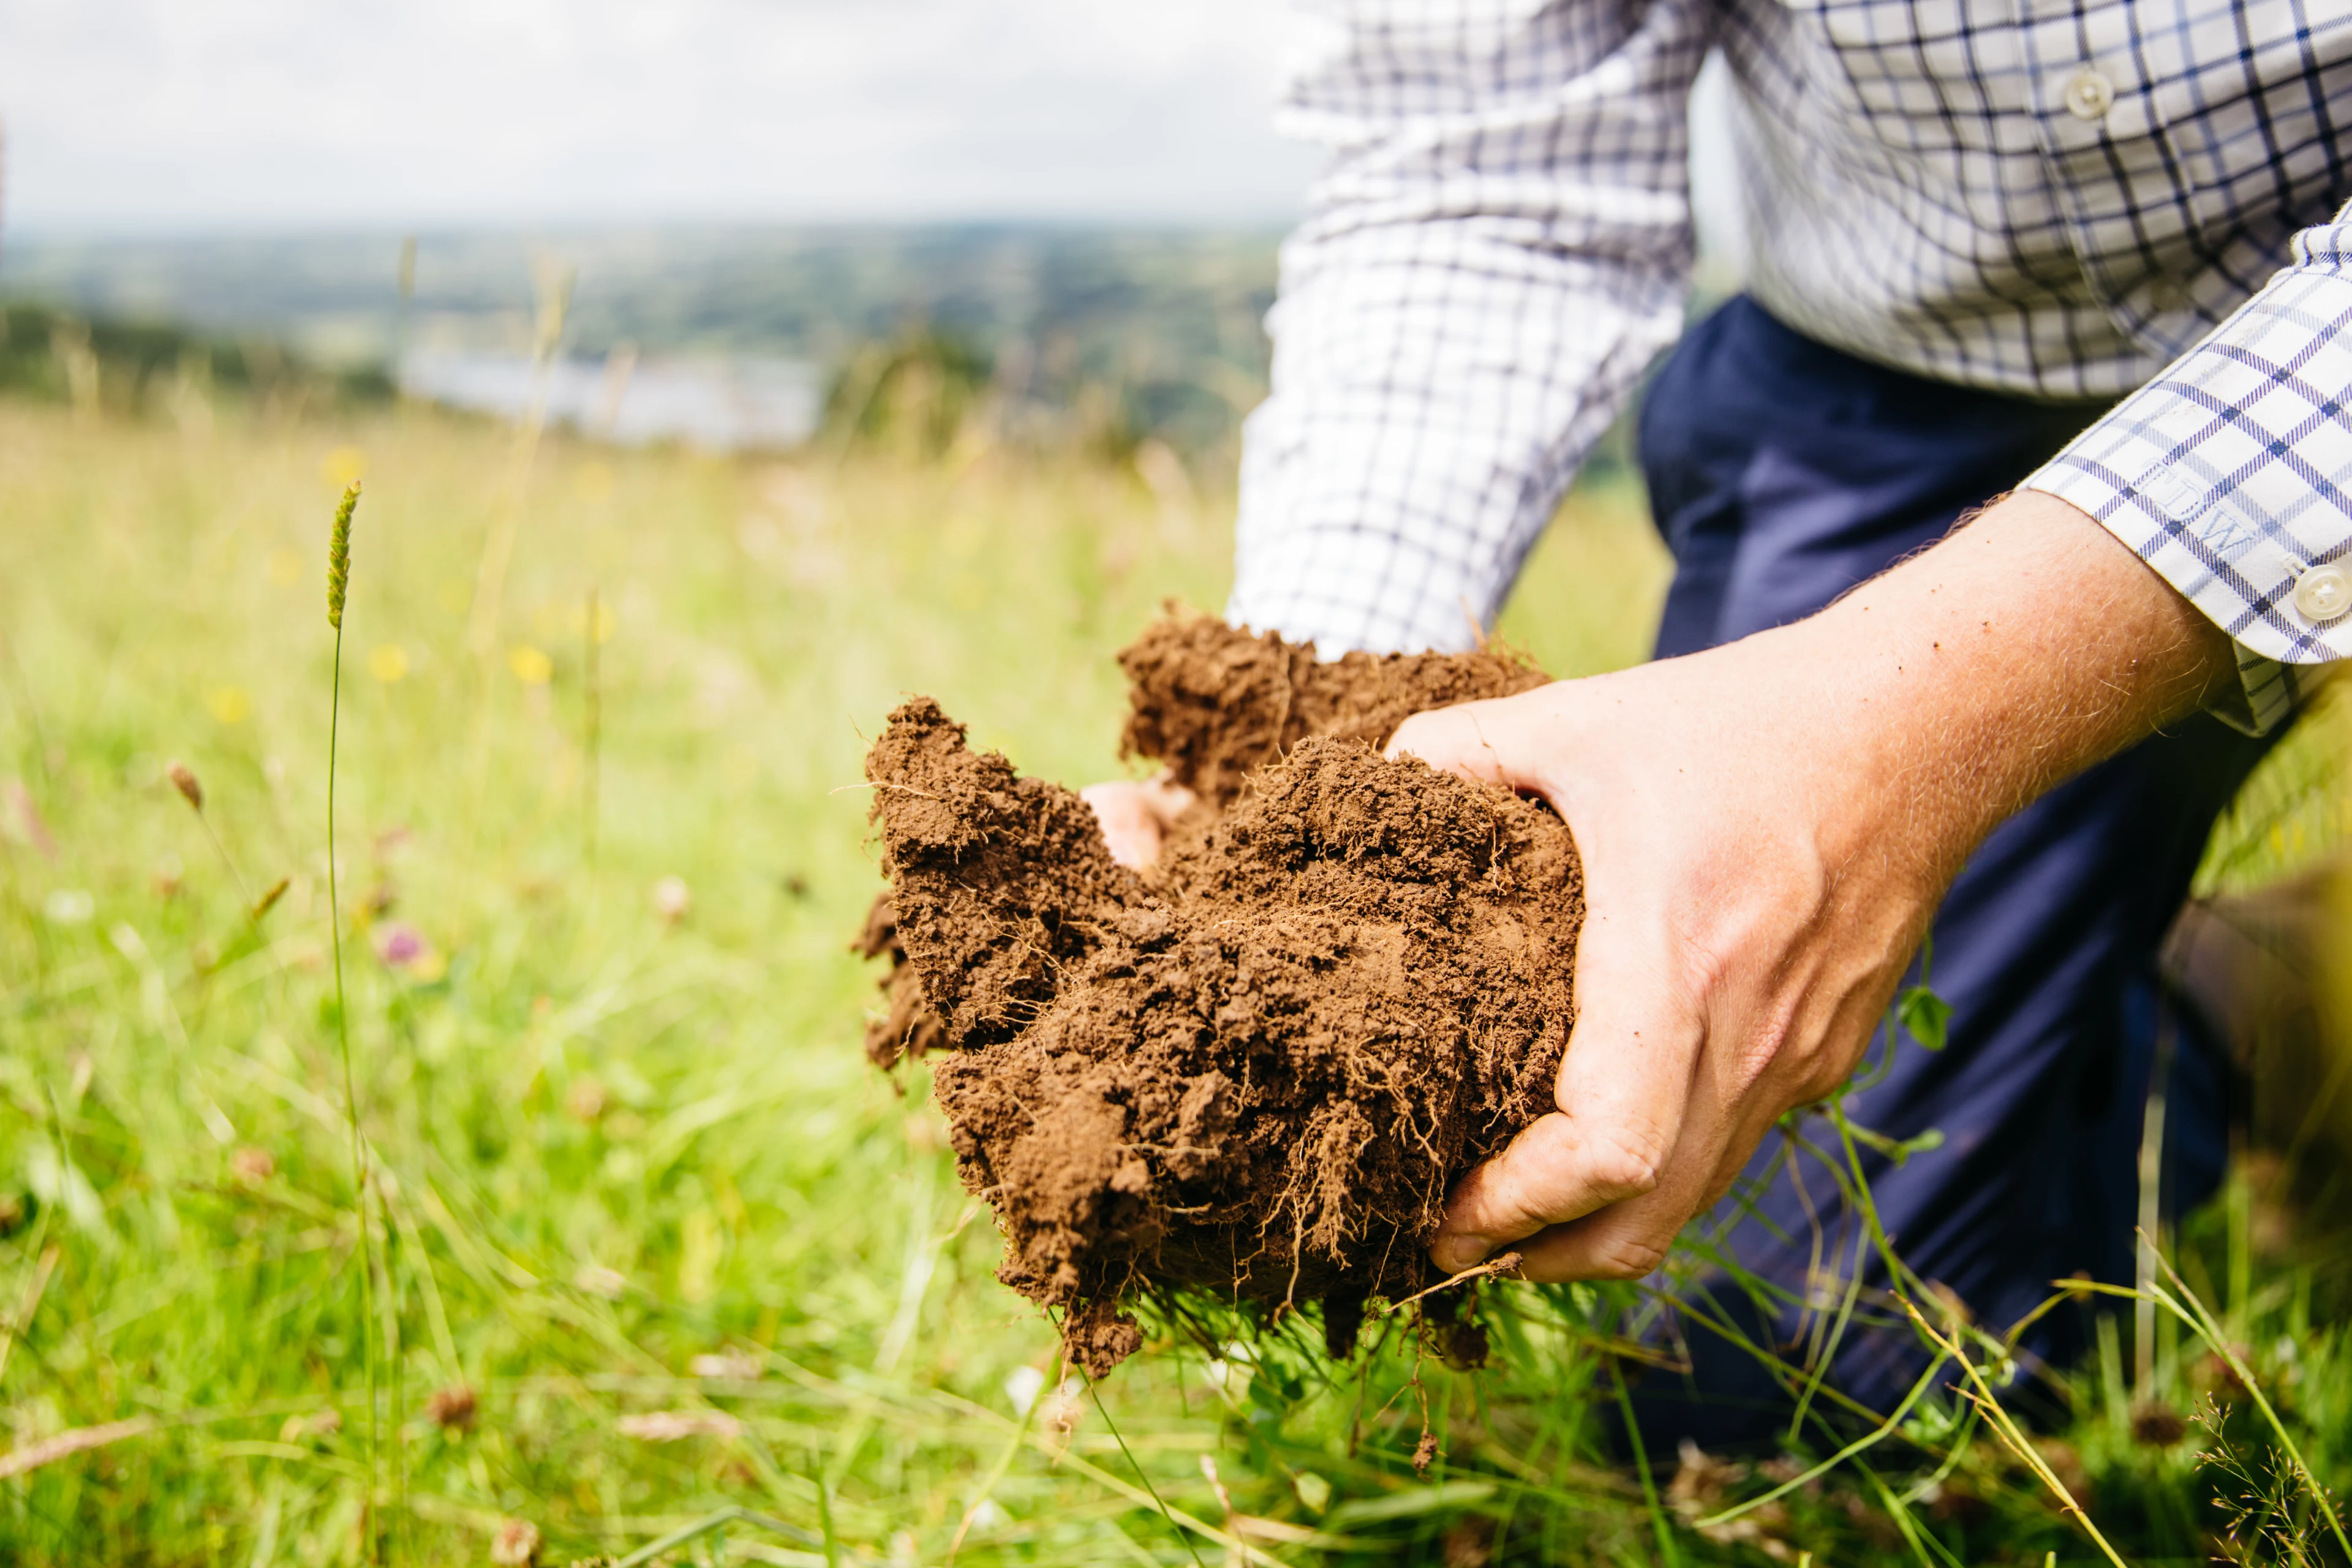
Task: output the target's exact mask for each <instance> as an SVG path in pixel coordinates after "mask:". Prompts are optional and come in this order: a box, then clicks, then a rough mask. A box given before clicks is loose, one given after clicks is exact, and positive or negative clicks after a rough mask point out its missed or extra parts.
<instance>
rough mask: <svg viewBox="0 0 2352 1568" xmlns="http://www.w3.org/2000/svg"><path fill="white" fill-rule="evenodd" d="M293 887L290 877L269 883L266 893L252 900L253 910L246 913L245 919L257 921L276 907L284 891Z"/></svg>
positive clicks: (292, 880)
mask: <svg viewBox="0 0 2352 1568" xmlns="http://www.w3.org/2000/svg"><path fill="white" fill-rule="evenodd" d="M293 885H294V879H293V878H291V877H280V878H278V880H276V881H274V882H272V883H270V884H269V889H268V891H267V892H265V893H263V894H262V895H261V897H259V898H257V899H256V900H253V908H252V909H251V910H249V911H247V919H249V920H252V921H259V920H260V919H261V917H262V916H264V915H266V914H268V912H269V911H270V910H274V909H276V908H277V907H278V900H280V899H282V898H284V897H285V896H286V889H289V888H290V887H292V886H293Z"/></svg>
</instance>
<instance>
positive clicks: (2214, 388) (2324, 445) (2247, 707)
mask: <svg viewBox="0 0 2352 1568" xmlns="http://www.w3.org/2000/svg"><path fill="white" fill-rule="evenodd" d="M2347 405H2352V207H2347V208H2346V209H2345V210H2344V211H2343V212H2341V213H2338V214H2337V215H2336V221H2335V223H2333V224H2331V225H2328V226H2323V227H2319V228H2310V229H2305V230H2304V231H2303V233H2302V234H2300V235H2298V236H2296V237H2295V241H2294V260H2293V261H2292V263H2291V264H2290V265H2288V266H2287V267H2285V268H2282V269H2281V270H2280V271H2279V273H2278V274H2277V275H2276V276H2275V277H2273V279H2271V281H2270V284H2269V286H2268V287H2266V288H2264V289H2263V291H2262V292H2261V293H2259V294H2257V295H2255V296H2254V297H2253V298H2252V300H2248V301H2247V302H2246V303H2245V304H2244V305H2243V306H2242V307H2240V308H2239V310H2238V311H2237V313H2236V314H2234V315H2232V316H2231V318H2230V319H2229V320H2228V321H2224V322H2222V323H2221V325H2220V326H2219V327H2216V328H2215V329H2214V330H2213V331H2212V332H2211V333H2210V335H2209V336H2208V337H2206V339H2205V340H2204V341H2203V342H2200V343H2199V344H2198V345H2197V346H2196V347H2195V348H2193V349H2191V350H2189V352H2188V353H2186V354H2183V355H2182V356H2181V357H2180V358H2179V360H2177V361H2175V362H2174V363H2173V364H2172V365H2171V367H2170V368H2169V369H2168V370H2166V371H2165V372H2164V374H2161V375H2159V376H2158V377H2157V378H2156V379H2155V380H2154V381H2151V382H2149V383H2148V384H2147V385H2146V386H2144V387H2142V388H2140V390H2139V391H2137V392H2136V393H2134V394H2133V395H2131V396H2130V397H2129V398H2127V399H2126V400H2125V401H2124V402H2123V403H2122V404H2121V405H2118V406H2117V407H2116V409H2115V410H2114V411H2113V412H2112V413H2110V414H2108V415H2107V416H2105V418H2103V419H2101V420H2100V421H2099V422H2098V423H2097V424H2095V425H2094V426H2091V427H2090V429H2088V430H2086V431H2084V433H2083V434H2082V435H2081V436H2080V437H2076V438H2075V440H2074V442H2073V443H2072V444H2071V445H2070V446H2068V447H2067V448H2066V449H2065V450H2064V451H2063V452H2061V453H2060V454H2059V455H2058V456H2057V457H2056V458H2053V459H2052V460H2051V462H2050V463H2049V464H2048V465H2047V466H2046V467H2044V468H2042V469H2041V470H2040V471H2038V472H2037V473H2035V474H2034V475H2033V476H2032V478H2030V479H2027V480H2026V481H2025V483H2026V486H2027V488H2029V489H2038V490H2045V491H2047V492H2049V493H2050V494H2052V495H2054V496H2057V497H2058V498H2060V499H2061V500H2067V501H2071V502H2073V503H2074V505H2075V506H2077V507H2080V508H2081V509H2082V510H2084V511H2086V512H2089V513H2090V514H2091V515H2092V516H2093V517H2095V518H2097V519H2098V520H2099V521H2101V522H2102V523H2105V525H2106V527H2107V528H2108V530H2109V531H2111V532H2113V533H2114V534H2115V535H2116V538H2118V539H2120V540H2122V541H2123V542H2125V543H2126V544H2127V545H2129V546H2131V548H2132V549H2133V550H2135V551H2137V552H2138V553H2139V557H2140V559H2141V560H2143V561H2145V562H2147V563H2148V565H2149V566H2151V567H2153V568H2154V569H2155V570H2156V572H2157V573H2158V575H2160V576H2162V577H2163V578H2164V580H2165V581H2166V582H2168V583H2169V584H2172V585H2173V586H2174V587H2175V588H2177V589H2179V591H2180V592H2181V594H2182V595H2185V596H2187V598H2188V599H2189V603H2191V604H2193V605H2196V606H2197V608H2198V609H2199V610H2200V611H2201V612H2203V614H2204V615H2205V616H2207V617H2209V618H2210V619H2211V620H2212V621H2213V622H2214V623H2215V624H2216V625H2217V626H2221V628H2222V629H2223V630H2225V631H2227V632H2228V633H2229V634H2230V636H2231V637H2233V638H2235V639H2236V641H2237V644H2238V667H2239V670H2240V672H2241V674H2242V677H2243V680H2242V693H2241V694H2237V695H2233V697H2232V699H2231V701H2230V702H2229V703H2228V704H2227V705H2226V706H2225V707H2224V708H2223V709H2221V714H2222V717H2224V718H2227V719H2230V720H2231V721H2232V722H2234V723H2237V724H2238V725H2239V726H2240V727H2241V728H2244V729H2247V730H2250V731H2253V732H2254V733H2257V734H2259V733H2262V732H2263V731H2267V730H2269V729H2271V728H2273V726H2275V725H2276V724H2277V723H2278V722H2279V721H2281V720H2282V719H2284V717H2285V716H2286V715H2287V713H2288V712H2289V711H2291V710H2293V708H2294V704H2295V701H2296V700H2297V697H2298V695H2299V691H2300V689H2301V688H2302V687H2303V686H2304V685H2305V683H2306V682H2307V681H2308V680H2309V679H2310V671H2311V668H2312V667H2313V666H2315V665H2320V664H2325V663H2327V662H2329V661H2331V660H2334V659H2339V658H2344V657H2345V656H2346V655H2347V654H2352V616H2347V614H2346V611H2347V609H2352V559H2347V557H2352V416H2347Z"/></svg>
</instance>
